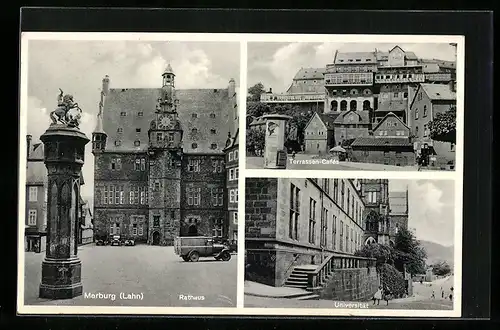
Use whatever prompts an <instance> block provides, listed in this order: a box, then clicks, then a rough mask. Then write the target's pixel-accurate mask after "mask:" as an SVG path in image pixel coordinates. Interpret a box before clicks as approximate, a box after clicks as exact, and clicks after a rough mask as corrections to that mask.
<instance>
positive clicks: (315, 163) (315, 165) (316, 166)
mask: <svg viewBox="0 0 500 330" xmlns="http://www.w3.org/2000/svg"><path fill="white" fill-rule="evenodd" d="M246 168H247V169H263V168H264V157H247V158H246ZM286 169H290V170H351V171H353V170H354V171H356V170H358V171H416V170H417V166H416V165H415V166H395V165H384V164H375V163H357V162H344V161H342V162H333V161H332V160H331V159H330V157H322V158H319V157H318V156H317V155H307V154H297V155H295V159H292V157H291V156H288V161H287V164H286Z"/></svg>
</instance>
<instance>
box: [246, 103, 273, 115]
mask: <svg viewBox="0 0 500 330" xmlns="http://www.w3.org/2000/svg"><path fill="white" fill-rule="evenodd" d="M270 111H271V108H270V107H269V105H267V104H266V103H262V102H255V101H249V102H247V116H252V117H260V116H262V115H265V114H267V113H269V112H270Z"/></svg>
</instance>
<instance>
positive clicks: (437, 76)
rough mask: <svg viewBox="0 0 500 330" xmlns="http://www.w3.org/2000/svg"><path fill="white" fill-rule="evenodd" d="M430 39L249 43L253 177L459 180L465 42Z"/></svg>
mask: <svg viewBox="0 0 500 330" xmlns="http://www.w3.org/2000/svg"><path fill="white" fill-rule="evenodd" d="M333 39H334V38H333ZM400 39H401V38H400ZM408 39H411V38H407V39H406V40H408ZM428 40H429V42H426V43H422V42H419V43H408V42H404V43H389V42H379V41H377V39H376V37H374V38H373V42H368V41H367V42H345V39H342V41H339V42H300V41H299V42H249V43H248V61H247V63H248V64H247V65H248V68H247V71H248V73H247V84H248V86H247V87H248V88H247V106H246V154H247V155H246V156H247V157H246V168H247V169H293V170H307V169H309V170H352V171H360V170H370V171H454V170H455V168H456V166H457V161H460V159H457V156H456V145H457V131H458V130H457V61H463V59H461V58H458V57H457V45H458V44H457V41H460V39H456V40H450V41H454V42H434V43H431V41H432V37H430V38H429V39H428ZM459 83H460V82H459ZM458 141H460V139H458Z"/></svg>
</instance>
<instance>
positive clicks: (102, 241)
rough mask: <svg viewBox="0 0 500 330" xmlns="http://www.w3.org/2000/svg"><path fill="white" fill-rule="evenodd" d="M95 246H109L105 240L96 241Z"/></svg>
mask: <svg viewBox="0 0 500 330" xmlns="http://www.w3.org/2000/svg"><path fill="white" fill-rule="evenodd" d="M95 245H97V246H104V245H109V240H107V239H102V238H101V239H98V240H97V241H96V242H95Z"/></svg>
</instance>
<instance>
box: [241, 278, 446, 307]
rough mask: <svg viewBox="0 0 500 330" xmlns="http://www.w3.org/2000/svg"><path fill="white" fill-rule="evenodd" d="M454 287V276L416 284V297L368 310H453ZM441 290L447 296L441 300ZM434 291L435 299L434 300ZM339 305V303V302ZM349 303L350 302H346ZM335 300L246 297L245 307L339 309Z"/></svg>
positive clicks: (369, 305)
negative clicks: (451, 294) (452, 289)
mask: <svg viewBox="0 0 500 330" xmlns="http://www.w3.org/2000/svg"><path fill="white" fill-rule="evenodd" d="M452 286H453V276H450V277H447V278H443V279H438V280H435V281H433V282H430V283H423V284H420V283H418V282H417V283H414V295H413V296H412V297H408V298H402V299H395V300H390V301H389V304H388V305H386V302H385V301H380V305H376V304H375V305H374V304H373V301H368V302H365V303H366V304H367V305H368V306H367V308H368V309H411V310H417V309H420V310H422V309H423V310H452V309H453V302H452V301H450V299H449V298H448V295H449V293H450V288H451V287H452ZM441 288H443V290H444V292H445V295H444V298H441V291H440V290H441ZM433 290H434V293H435V298H432V291H433ZM337 303H338V302H337ZM346 303H348V302H346ZM335 304H336V302H335V301H333V300H299V299H293V298H267V297H256V296H251V295H245V300H244V305H245V307H261V308H262V307H266V308H339V307H337V306H336V305H335Z"/></svg>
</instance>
